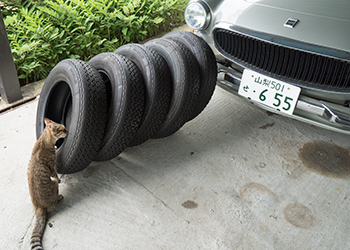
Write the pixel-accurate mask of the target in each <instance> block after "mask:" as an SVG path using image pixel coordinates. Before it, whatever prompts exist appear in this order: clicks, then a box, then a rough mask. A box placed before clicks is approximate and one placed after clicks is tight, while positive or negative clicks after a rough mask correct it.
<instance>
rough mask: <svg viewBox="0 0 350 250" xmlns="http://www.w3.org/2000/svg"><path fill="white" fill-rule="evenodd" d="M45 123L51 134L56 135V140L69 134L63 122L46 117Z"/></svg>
mask: <svg viewBox="0 0 350 250" xmlns="http://www.w3.org/2000/svg"><path fill="white" fill-rule="evenodd" d="M45 124H46V127H47V129H49V131H50V134H51V135H52V136H53V137H55V139H56V140H58V139H61V138H65V137H66V136H67V134H68V130H67V129H66V127H65V126H64V125H63V124H59V123H56V122H53V121H51V120H49V119H47V118H45Z"/></svg>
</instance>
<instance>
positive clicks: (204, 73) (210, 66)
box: [163, 31, 217, 120]
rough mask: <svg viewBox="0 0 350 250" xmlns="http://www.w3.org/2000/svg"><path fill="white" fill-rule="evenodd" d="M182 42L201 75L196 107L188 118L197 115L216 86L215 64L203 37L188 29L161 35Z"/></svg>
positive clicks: (213, 56) (214, 59)
mask: <svg viewBox="0 0 350 250" xmlns="http://www.w3.org/2000/svg"><path fill="white" fill-rule="evenodd" d="M163 38H166V39H171V40H174V41H176V42H179V43H181V44H183V45H184V46H185V47H186V48H187V49H189V50H190V51H191V52H192V54H193V55H194V57H195V58H196V60H197V63H198V65H199V71H200V76H201V85H200V90H199V96H198V103H197V107H196V108H195V109H194V111H193V114H192V116H191V118H190V120H191V119H193V118H195V117H196V116H198V115H199V114H200V113H201V112H202V111H203V110H204V108H205V107H206V106H207V104H208V103H209V101H210V99H211V97H212V95H213V93H214V90H215V86H216V79H217V65H216V58H215V55H214V53H213V51H212V49H211V48H210V46H209V45H208V44H207V43H206V42H205V41H204V39H203V38H201V37H199V36H197V35H195V34H193V33H191V32H188V31H173V32H170V33H168V34H166V35H164V36H163Z"/></svg>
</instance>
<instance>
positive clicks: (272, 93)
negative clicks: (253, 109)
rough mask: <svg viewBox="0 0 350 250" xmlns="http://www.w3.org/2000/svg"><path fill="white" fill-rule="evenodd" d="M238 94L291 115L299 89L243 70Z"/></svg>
mask: <svg viewBox="0 0 350 250" xmlns="http://www.w3.org/2000/svg"><path fill="white" fill-rule="evenodd" d="M238 94H240V95H241V96H244V97H246V98H248V99H251V100H253V101H256V102H259V103H262V104H265V105H266V106H269V107H271V108H274V109H276V110H278V111H281V112H283V113H287V114H290V115H291V114H293V112H294V109H295V106H296V104H297V102H298V98H299V94H300V88H299V87H296V86H293V85H291V84H288V83H285V82H283V81H280V80H276V79H274V78H271V77H268V76H265V75H262V74H259V73H256V72H254V71H251V70H248V69H245V70H244V71H243V77H242V80H241V85H240V86H239V91H238Z"/></svg>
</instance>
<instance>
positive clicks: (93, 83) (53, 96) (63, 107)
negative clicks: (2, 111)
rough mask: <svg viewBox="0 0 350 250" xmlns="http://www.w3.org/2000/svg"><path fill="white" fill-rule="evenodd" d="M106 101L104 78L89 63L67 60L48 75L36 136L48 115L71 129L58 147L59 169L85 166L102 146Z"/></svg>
mask: <svg viewBox="0 0 350 250" xmlns="http://www.w3.org/2000/svg"><path fill="white" fill-rule="evenodd" d="M106 116H107V101H106V89H105V87H104V85H103V80H102V78H101V76H100V74H99V73H98V72H97V70H96V69H94V68H93V67H91V66H90V65H89V64H87V63H86V62H83V61H81V60H76V59H66V60H63V61H61V62H59V63H58V64H57V65H56V66H55V67H54V68H53V69H52V70H51V72H50V74H49V75H48V77H47V79H46V81H45V83H44V85H43V88H42V90H41V94H40V99H39V102H38V109H37V117H36V135H37V138H39V137H40V135H41V134H42V132H43V130H44V128H45V125H44V118H45V117H47V118H49V119H51V120H53V121H55V122H58V123H62V124H64V125H65V126H66V128H67V129H68V135H67V137H66V138H65V139H60V140H59V141H58V142H57V143H56V146H57V149H56V171H57V172H58V173H61V174H68V173H74V172H78V171H81V170H83V169H85V168H86V167H87V166H88V165H89V164H90V163H91V161H92V160H93V159H94V157H95V156H96V155H97V153H98V150H99V149H100V146H101V143H102V139H103V134H104V128H105V125H106Z"/></svg>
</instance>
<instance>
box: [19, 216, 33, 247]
mask: <svg viewBox="0 0 350 250" xmlns="http://www.w3.org/2000/svg"><path fill="white" fill-rule="evenodd" d="M34 220H35V214H34V215H33V216H32V219H31V222H30V223H29V225H28V226H27V228H26V230H25V232H24V234H23V235H22V237H21V238H20V239H19V240H18V244H19V246H20V249H27V248H28V247H26V246H23V244H24V240H25V238H26V236H27V234H28V232H29V233H30V229H31V228H32V224H33V222H34Z"/></svg>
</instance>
